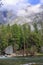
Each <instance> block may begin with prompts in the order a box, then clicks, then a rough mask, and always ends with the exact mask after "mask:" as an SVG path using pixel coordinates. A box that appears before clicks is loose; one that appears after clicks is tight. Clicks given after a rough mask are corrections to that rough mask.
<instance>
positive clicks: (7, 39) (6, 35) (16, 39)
mask: <svg viewBox="0 0 43 65" xmlns="http://www.w3.org/2000/svg"><path fill="white" fill-rule="evenodd" d="M33 27H34V30H31V26H30V25H29V24H27V23H26V24H23V25H20V24H19V25H18V24H14V25H12V26H10V25H9V24H8V25H0V50H1V53H3V51H4V50H5V48H6V47H8V46H9V45H12V47H13V52H16V51H20V50H23V51H22V52H23V55H24V54H25V53H26V55H28V53H30V54H31V55H32V54H34V53H35V52H40V49H41V47H42V46H43V24H42V22H41V23H40V24H39V28H40V27H41V28H40V29H39V28H38V24H37V23H34V24H33Z"/></svg>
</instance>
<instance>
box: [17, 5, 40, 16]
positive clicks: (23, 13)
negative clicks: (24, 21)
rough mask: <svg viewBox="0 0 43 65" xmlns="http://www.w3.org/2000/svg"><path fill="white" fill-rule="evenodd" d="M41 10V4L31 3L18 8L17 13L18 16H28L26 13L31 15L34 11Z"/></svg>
mask: <svg viewBox="0 0 43 65" xmlns="http://www.w3.org/2000/svg"><path fill="white" fill-rule="evenodd" d="M40 11H41V10H40V4H38V5H35V6H32V5H29V6H27V8H25V9H20V10H18V12H17V15H18V16H26V15H31V14H33V13H38V12H40Z"/></svg>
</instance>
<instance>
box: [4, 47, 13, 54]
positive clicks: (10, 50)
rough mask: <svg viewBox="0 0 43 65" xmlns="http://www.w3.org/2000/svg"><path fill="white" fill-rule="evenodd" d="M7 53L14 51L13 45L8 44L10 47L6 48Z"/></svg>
mask: <svg viewBox="0 0 43 65" xmlns="http://www.w3.org/2000/svg"><path fill="white" fill-rule="evenodd" d="M5 53H6V54H12V53H13V48H12V46H8V47H7V48H6V49H5Z"/></svg>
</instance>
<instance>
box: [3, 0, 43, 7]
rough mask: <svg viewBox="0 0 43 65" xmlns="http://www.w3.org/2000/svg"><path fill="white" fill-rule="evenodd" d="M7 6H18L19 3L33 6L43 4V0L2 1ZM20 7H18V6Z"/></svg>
mask: <svg viewBox="0 0 43 65" xmlns="http://www.w3.org/2000/svg"><path fill="white" fill-rule="evenodd" d="M2 1H3V3H4V4H5V5H17V3H19V4H20V3H30V4H31V5H37V4H39V3H40V4H43V0H2ZM17 6H18V5H17Z"/></svg>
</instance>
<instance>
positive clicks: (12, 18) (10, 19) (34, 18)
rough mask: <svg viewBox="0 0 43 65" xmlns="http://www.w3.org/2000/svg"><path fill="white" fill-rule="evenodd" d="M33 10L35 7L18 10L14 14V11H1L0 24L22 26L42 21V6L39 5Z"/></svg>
mask: <svg viewBox="0 0 43 65" xmlns="http://www.w3.org/2000/svg"><path fill="white" fill-rule="evenodd" d="M31 8H32V10H31ZM33 8H35V7H32V6H30V7H29V6H27V8H24V9H21V10H18V12H17V13H15V10H8V9H7V10H1V11H0V24H10V25H13V24H14V23H17V24H23V23H30V22H40V21H43V5H40V6H39V7H38V8H36V9H35V10H33Z"/></svg>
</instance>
